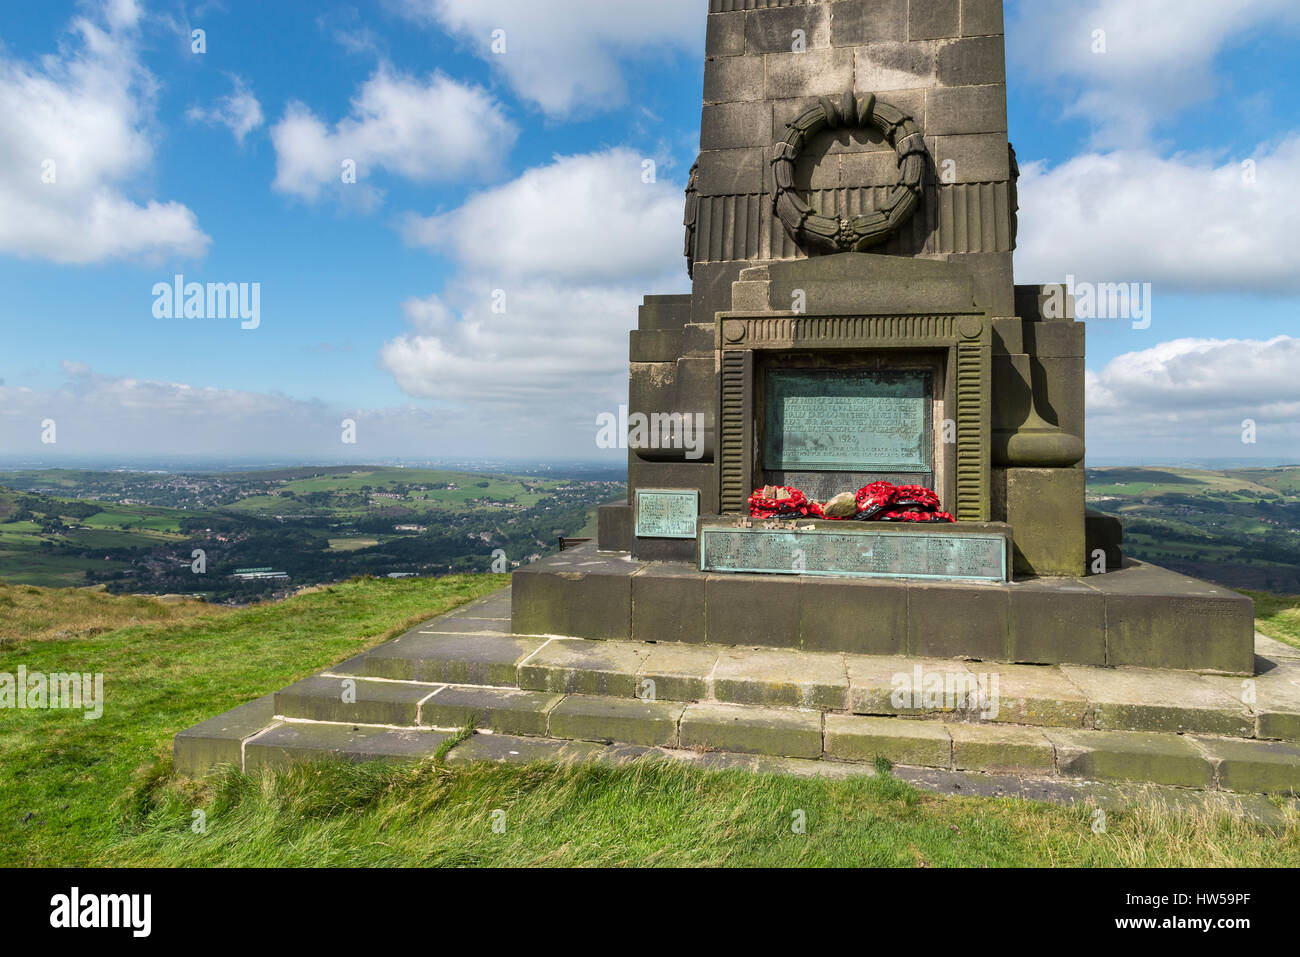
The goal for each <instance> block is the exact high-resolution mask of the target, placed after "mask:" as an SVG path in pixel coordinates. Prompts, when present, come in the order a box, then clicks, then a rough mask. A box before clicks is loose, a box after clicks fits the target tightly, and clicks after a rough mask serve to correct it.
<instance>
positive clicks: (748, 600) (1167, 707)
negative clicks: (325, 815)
mask: <svg viewBox="0 0 1300 957" xmlns="http://www.w3.org/2000/svg"><path fill="white" fill-rule="evenodd" d="M705 16H706V13H705V9H704V2H703V0H702V2H701V18H704V17H705ZM1006 82H1007V77H1006V68H1005V56H1004V42H1003V12H1002V4H1001V3H1000V2H998V0H910V2H907V0H824V2H808V3H799V2H787V0H708V9H707V49H706V62H705V69H704V89H703V108H702V113H701V133H700V154H699V159H698V161H697V163H696V164H695V166H694V168H693V169H692V170H691V173H690V179H689V185H688V187H687V190H686V195H685V198H684V217H683V218H684V230H683V231H684V249H685V267H686V273H688V274H689V278H690V288H689V291H683V292H682V294H681V295H672V296H649V297H647V298H646V299H645V302H644V305H642V306H641V308H640V314H639V317H638V321H637V325H636V328H635V329H634V330H633V331H632V332H631V339H630V355H629V360H630V374H629V384H628V395H629V399H628V406H629V410H630V412H631V413H633V414H637V413H639V414H640V416H641V417H644V421H647V422H649V423H650V427H649V430H648V433H647V432H646V431H645V430H642V434H639V435H633V436H630V437H629V442H628V444H629V453H628V494H627V499H626V501H624V502H619V503H617V504H611V505H607V506H604V507H602V508H601V510H600V516H599V536H598V540H597V541H594V542H590V543H588V544H584V545H581V546H579V547H576V548H572V549H568V550H565V551H562V552H561V553H559V554H558V555H555V556H553V557H550V558H546V559H543V560H540V561H538V562H535V563H533V564H531V565H527V566H524V567H522V568H520V569H519V570H517V571H516V572H514V574H513V576H512V584H511V588H510V591H509V592H508V593H501V594H498V595H497V596H493V597H491V598H488V599H485V600H482V601H480V602H478V603H475V604H473V605H471V606H468V607H467V608H465V609H462V610H461V611H459V612H456V613H454V614H452V615H449V616H445V617H443V618H440V619H435V620H434V621H432V622H429V623H427V624H425V625H422V626H420V627H418V628H416V629H413V630H412V631H411V632H409V633H407V634H406V635H403V636H401V637H399V638H396V639H394V640H393V641H390V642H388V643H387V644H384V645H380V646H379V647H378V648H376V649H373V650H372V651H370V652H368V653H367V654H364V655H360V656H358V657H357V658H355V659H352V660H351V661H349V662H347V663H345V664H344V665H341V666H339V667H337V668H334V669H331V670H329V671H327V672H325V673H322V674H320V675H317V676H315V677H312V678H308V679H306V680H305V681H302V682H299V683H298V684H296V685H294V686H292V687H290V688H287V689H285V690H283V691H281V692H278V693H276V694H275V695H273V696H268V697H267V698H266V699H262V700H261V701H259V702H253V703H252V704H250V705H246V706H245V709H247V710H245V711H244V712H242V713H240V712H238V711H237V712H231V713H230V714H229V715H224V716H222V717H221V718H217V719H213V721H210V722H206V723H205V724H204V725H199V726H198V727H197V728H194V729H190V731H187V732H183V733H182V734H181V735H180V736H178V738H177V742H176V749H177V750H176V753H177V762H178V765H180V766H181V767H183V768H189V769H193V770H201V769H203V768H205V767H208V766H211V765H212V764H215V763H221V762H224V761H231V762H235V763H239V764H241V766H243V767H245V768H252V767H257V766H260V765H264V764H275V763H279V762H283V761H287V760H297V759H301V758H305V757H312V756H319V755H321V754H325V753H330V754H345V755H348V756H351V757H354V758H366V757H384V756H398V757H412V756H417V755H423V754H428V753H431V752H432V751H433V750H434V749H436V747H437V745H438V743H439V742H440V741H441V740H443V739H444V738H445V737H446V736H447V734H448V733H450V732H451V731H454V730H455V729H456V728H458V727H461V726H462V725H463V724H464V722H465V721H466V720H468V719H473V720H474V721H476V722H477V727H478V728H479V729H480V730H481V731H483V732H491V733H484V734H478V735H475V736H473V737H472V738H470V739H468V740H467V741H466V742H465V743H463V744H461V745H459V746H458V747H457V748H456V749H454V750H453V752H452V758H453V759H456V758H461V759H464V760H475V759H499V760H527V759H533V758H547V757H578V758H584V759H587V758H595V757H599V756H602V755H603V756H606V757H609V758H611V759H614V760H621V759H623V758H625V757H627V756H629V755H635V754H642V753H646V752H647V751H654V752H656V753H659V754H662V755H665V756H671V757H677V758H680V759H682V760H693V761H709V762H713V763H715V764H718V765H726V764H729V763H739V764H743V765H748V766H762V765H761V762H762V761H777V762H787V763H786V764H784V765H781V766H782V767H794V766H796V765H799V766H801V767H805V768H806V767H807V766H812V765H818V766H821V767H829V766H832V765H834V766H838V767H840V768H843V767H845V766H848V765H852V764H854V763H857V764H858V766H859V767H861V766H862V765H866V766H867V767H869V766H870V764H871V763H872V762H873V761H874V760H875V759H876V758H879V757H883V758H887V759H888V760H890V761H891V762H893V763H895V764H896V765H899V766H902V767H917V768H931V769H935V768H937V769H945V770H947V771H950V772H953V773H957V772H979V773H985V774H1001V773H1014V774H1016V775H1021V776H1023V775H1031V776H1037V777H1043V778H1055V779H1061V778H1072V779H1091V780H1098V779H1099V780H1104V781H1137V782H1149V783H1154V784H1159V785H1170V786H1182V787H1195V788H1205V789H1223V790H1228V791H1236V792H1270V791H1282V790H1294V789H1296V788H1297V787H1300V746H1297V742H1300V692H1297V690H1296V687H1295V686H1294V685H1293V684H1292V683H1290V682H1288V681H1286V680H1285V679H1284V678H1283V677H1279V676H1278V675H1277V674H1276V673H1274V674H1269V673H1267V669H1266V668H1258V670H1257V662H1258V661H1259V660H1261V659H1257V656H1256V654H1257V650H1258V649H1257V647H1256V636H1255V632H1254V609H1253V605H1252V602H1251V601H1250V600H1249V599H1248V598H1246V597H1243V596H1241V595H1239V594H1237V593H1235V592H1232V591H1230V590H1228V589H1226V588H1221V587H1219V586H1216V585H1211V584H1208V583H1205V582H1201V581H1197V580H1194V579H1191V578H1188V577H1187V576H1185V575H1181V574H1176V573H1174V572H1172V571H1167V570H1165V569H1162V568H1159V567H1155V566H1153V565H1148V564H1143V563H1140V562H1136V561H1133V560H1131V559H1126V558H1125V557H1124V555H1123V552H1122V531H1121V527H1120V523H1119V522H1118V521H1117V520H1116V519H1114V518H1111V517H1107V516H1104V515H1101V514H1097V513H1093V512H1090V511H1089V510H1088V508H1087V507H1086V505H1085V490H1084V479H1085V472H1084V455H1085V442H1086V438H1087V437H1086V435H1085V410H1084V361H1085V360H1084V357H1085V331H1086V330H1085V325H1084V323H1082V322H1078V321H1075V320H1074V318H1073V315H1072V304H1071V302H1070V300H1069V296H1068V295H1067V293H1066V290H1065V288H1064V287H1063V286H1042V285H1017V284H1016V282H1015V277H1014V275H1013V267H1012V264H1013V256H1014V251H1015V249H1016V234H1017V210H1018V205H1019V201H1018V197H1017V178H1018V176H1019V170H1018V168H1017V163H1016V154H1015V151H1014V149H1013V148H1012V145H1011V143H1010V141H1009V139H1008V129H1007V108H1006V102H1007V97H1006ZM1059 228H1061V229H1063V230H1068V229H1070V228H1072V227H1071V224H1070V223H1060V224H1059ZM699 429H702V435H700V434H691V435H687V434H686V432H687V431H688V430H699ZM1261 653H1262V652H1261ZM1244 679H1252V682H1251V684H1252V687H1253V689H1254V691H1253V694H1252V695H1251V696H1249V697H1247V696H1244V695H1243V686H1244V685H1243V681H1244ZM344 681H350V682H352V684H353V685H354V686H355V695H354V698H353V700H351V701H344V700H342V699H341V698H340V694H339V687H340V683H341V682H344ZM800 762H802V764H800Z"/></svg>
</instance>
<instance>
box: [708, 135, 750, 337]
mask: <svg viewBox="0 0 1300 957" xmlns="http://www.w3.org/2000/svg"><path fill="white" fill-rule="evenodd" d="M766 174H767V161H766V158H765V150H763V149H760V148H759V147H756V146H755V147H751V148H749V149H739V150H715V151H713V152H712V153H709V154H708V155H706V156H703V157H701V158H700V173H699V181H698V183H697V188H698V190H699V193H700V195H701V196H730V195H733V194H735V193H761V192H762V191H763V181H764V177H765V176H766ZM710 325H711V324H710ZM710 345H712V343H710Z"/></svg>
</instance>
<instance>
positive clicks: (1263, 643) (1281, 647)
mask: <svg viewBox="0 0 1300 957" xmlns="http://www.w3.org/2000/svg"><path fill="white" fill-rule="evenodd" d="M1255 654H1257V655H1263V656H1264V657H1265V658H1278V659H1300V648H1297V647H1295V646H1294V645H1288V644H1285V643H1284V642H1281V641H1278V640H1277V639H1276V638H1270V637H1268V635H1263V634H1260V633H1259V632H1255Z"/></svg>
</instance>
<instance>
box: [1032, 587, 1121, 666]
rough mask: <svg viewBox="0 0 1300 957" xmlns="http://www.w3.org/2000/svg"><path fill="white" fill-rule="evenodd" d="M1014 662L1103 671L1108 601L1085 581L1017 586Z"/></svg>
mask: <svg viewBox="0 0 1300 957" xmlns="http://www.w3.org/2000/svg"><path fill="white" fill-rule="evenodd" d="M1011 657H1012V658H1013V659H1014V660H1016V661H1019V662H1025V663H1029V664H1061V663H1063V662H1070V663H1071V664H1080V665H1104V664H1105V663H1106V599H1105V598H1104V596H1103V595H1102V594H1101V593H1100V592H1098V591H1096V590H1095V589H1093V588H1091V587H1089V586H1088V585H1087V584H1086V583H1085V582H1084V581H1081V580H1073V581H1071V580H1068V579H1047V580H1041V579H1030V580H1029V581H1024V582H1016V583H1015V584H1014V585H1012V586H1011Z"/></svg>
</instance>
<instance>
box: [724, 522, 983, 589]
mask: <svg viewBox="0 0 1300 957" xmlns="http://www.w3.org/2000/svg"><path fill="white" fill-rule="evenodd" d="M700 569H701V570H702V571H706V572H765V573H768V574H773V575H815V576H821V577H834V576H848V577H856V578H940V579H965V580H975V581H1001V582H1004V581H1007V580H1008V579H1007V540H1006V538H1005V537H1004V536H1001V535H991V534H954V533H953V532H952V530H951V529H949V530H945V529H944V528H943V527H942V526H926V525H917V526H911V527H908V528H907V529H906V530H905V531H898V532H887V531H882V530H880V529H879V528H878V527H877V528H873V527H871V526H870V525H865V524H861V523H845V525H844V527H843V528H842V529H840V528H816V529H807V530H801V531H790V530H782V529H765V528H728V527H717V526H712V525H706V526H704V527H703V528H702V529H700Z"/></svg>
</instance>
